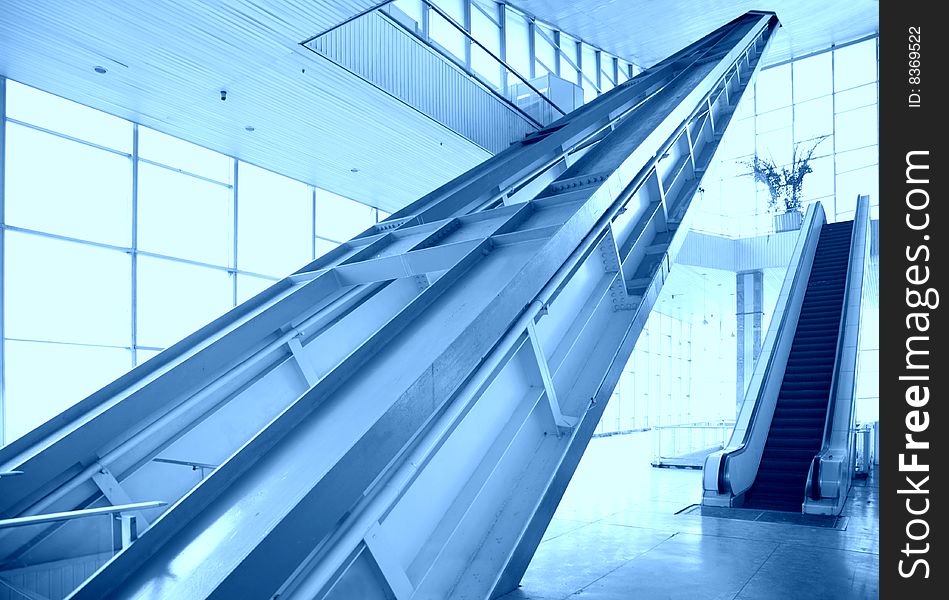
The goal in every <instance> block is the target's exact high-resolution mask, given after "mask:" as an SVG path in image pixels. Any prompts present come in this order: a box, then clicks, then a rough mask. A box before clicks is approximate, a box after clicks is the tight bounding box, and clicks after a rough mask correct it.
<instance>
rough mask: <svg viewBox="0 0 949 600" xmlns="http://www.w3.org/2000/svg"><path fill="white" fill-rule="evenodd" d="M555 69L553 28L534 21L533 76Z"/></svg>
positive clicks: (554, 70)
mask: <svg viewBox="0 0 949 600" xmlns="http://www.w3.org/2000/svg"><path fill="white" fill-rule="evenodd" d="M556 69H557V47H556V46H554V30H553V29H551V28H550V27H547V26H546V25H543V24H541V23H536V22H535V23H534V76H535V77H540V76H542V75H546V74H547V73H555V72H556Z"/></svg>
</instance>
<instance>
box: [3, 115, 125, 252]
mask: <svg viewBox="0 0 949 600" xmlns="http://www.w3.org/2000/svg"><path fill="white" fill-rule="evenodd" d="M6 222H7V223H8V224H10V225H16V226H19V227H24V228H27V229H36V230H38V231H45V232H48V233H56V234H59V235H64V236H67V237H75V238H80V239H86V240H92V241H96V242H103V243H106V244H114V245H117V246H128V245H130V243H131V234H132V162H131V159H129V158H127V157H125V156H121V155H119V154H113V153H111V152H107V151H105V150H100V149H97V148H93V147H91V146H87V145H85V144H80V143H79V142H73V141H70V140H67V139H63V138H60V137H57V136H54V135H51V134H48V133H43V132H40V131H36V130H34V129H29V128H27V127H23V126H21V125H17V124H15V123H10V124H8V125H7V152H6Z"/></svg>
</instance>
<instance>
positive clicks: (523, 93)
mask: <svg viewBox="0 0 949 600" xmlns="http://www.w3.org/2000/svg"><path fill="white" fill-rule="evenodd" d="M422 3H423V4H425V5H426V6H428V8H429V10H431V11H432V12H434V13H435V14H437V15H438V16H439V17H440V18H442V19H444V20H445V21H446V22H447V23H448V24H449V25H451V26H452V27H453V28H454V29H456V30H457V31H459V32H460V33H461V35H463V36H464V37H465V39H467V40H468V42H469V43H471V44H473V45H474V46H477V47H478V49H480V50H481V51H482V52H484V54H485V55H487V57H488V58H489V59H490V60H491V61H493V62H494V63H496V65H497V68H498V72H499V73H500V74H502V77H501V83H500V85H498V84H495V83H493V82H491V81H489V80H488V78H487V77H486V76H484V75H483V74H481V73H479V72H478V70H476V69H475V68H474V67H469V66H468V65H467V64H466V63H465V61H464V60H462V59H461V58H459V57H456V56H455V55H454V54H452V53H451V52H450V51H449V50H447V49H446V48H443V47H442V46H441V45H440V44H439V43H438V42H436V41H434V40H432V39H430V38H429V37H426V36H425V35H422V34H421V32H419V31H418V29H416V28H413V27H409V26H408V24H407V23H405V22H404V21H403V19H401V18H399V15H398V14H393V8H394V9H396V10H397V9H398V7H397V6H394V5H393V4H387V5H386V6H384V7H382V8H381V9H380V12H382V13H383V14H385V15H387V16H388V17H389V18H391V19H392V20H393V21H394V22H395V23H397V24H399V25H400V26H402V27H403V28H404V29H405V30H406V31H408V32H409V33H411V34H412V35H413V36H414V37H416V38H417V39H418V40H419V41H421V42H422V43H424V44H425V45H426V46H428V47H429V48H431V49H432V50H434V51H435V52H437V53H438V54H439V55H440V56H442V57H443V58H444V59H445V60H447V61H449V62H451V63H452V64H454V65H455V66H456V67H458V68H459V69H461V70H462V71H464V72H465V74H467V75H468V76H469V77H471V78H472V79H475V80H476V81H477V82H478V83H480V84H481V85H482V86H484V87H485V88H486V89H487V90H488V91H490V92H491V93H492V94H494V95H496V96H497V97H498V98H499V99H501V100H502V101H503V102H504V103H506V104H508V105H510V106H511V107H512V108H514V110H516V111H517V112H518V113H520V114H521V115H523V116H524V117H526V118H527V119H528V120H530V121H531V122H532V123H533V124H534V125H535V126H536V127H537V128H542V127H545V126H546V125H549V124H550V123H552V122H553V121H555V120H557V119H558V118H560V117H562V116H564V115H566V114H567V112H569V110H570V109H572V108H574V107H568V108H567V109H564V108H561V107H560V106H558V105H557V104H556V103H555V102H554V101H553V100H551V99H550V97H549V96H548V95H547V94H545V93H544V92H543V91H541V90H540V89H538V88H537V87H536V86H535V85H534V84H533V83H531V81H530V80H528V79H527V78H526V77H525V76H524V75H522V74H520V73H519V72H518V71H517V70H516V69H514V67H512V66H511V65H509V64H508V63H507V62H506V61H504V60H502V59H501V58H500V57H498V56H497V55H496V54H495V53H494V52H492V51H491V50H490V49H489V48H488V47H487V46H485V45H484V44H483V43H481V41H479V40H478V39H477V38H475V37H474V36H472V35H471V33H469V32H468V30H467V29H465V27H464V26H463V25H462V24H460V23H458V22H457V21H456V20H455V19H454V18H453V17H452V16H451V15H449V14H448V13H447V12H445V11H444V10H442V9H441V8H440V7H439V6H438V5H436V4H435V3H434V2H430V1H429V0H422ZM409 18H411V17H409ZM512 80H516V81H518V82H519V83H512Z"/></svg>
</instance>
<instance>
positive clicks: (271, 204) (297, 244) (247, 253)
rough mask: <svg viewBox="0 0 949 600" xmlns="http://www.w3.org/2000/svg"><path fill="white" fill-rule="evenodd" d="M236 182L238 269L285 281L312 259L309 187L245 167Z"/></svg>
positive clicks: (245, 165) (241, 166)
mask: <svg viewBox="0 0 949 600" xmlns="http://www.w3.org/2000/svg"><path fill="white" fill-rule="evenodd" d="M237 180H238V182H239V185H238V205H237V206H238V208H237V257H238V262H237V264H238V267H239V268H240V269H241V270H243V271H253V272H256V273H261V274H265V275H275V276H285V275H288V274H289V273H291V272H293V271H295V270H296V269H298V268H300V267H302V266H303V265H305V264H306V263H307V262H308V261H309V260H310V258H311V254H312V248H311V244H310V234H311V232H312V223H313V193H312V192H311V191H310V187H309V186H308V185H306V184H303V183H300V182H299V181H295V180H293V179H290V178H287V177H283V176H282V175H277V174H276V173H272V172H270V171H265V170H264V169H261V168H258V167H255V166H252V165H248V164H246V163H241V164H240V167H239V173H238V177H237ZM238 288H240V285H238ZM238 295H240V294H239V293H238Z"/></svg>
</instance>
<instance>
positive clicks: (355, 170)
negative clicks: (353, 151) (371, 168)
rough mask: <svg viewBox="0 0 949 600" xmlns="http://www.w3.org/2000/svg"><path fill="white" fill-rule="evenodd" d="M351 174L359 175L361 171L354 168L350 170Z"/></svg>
mask: <svg viewBox="0 0 949 600" xmlns="http://www.w3.org/2000/svg"><path fill="white" fill-rule="evenodd" d="M349 172H350V173H358V172H359V169H357V168H356V167H353V168H352V169H350V170H349Z"/></svg>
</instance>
